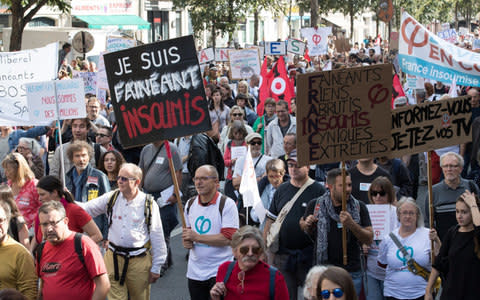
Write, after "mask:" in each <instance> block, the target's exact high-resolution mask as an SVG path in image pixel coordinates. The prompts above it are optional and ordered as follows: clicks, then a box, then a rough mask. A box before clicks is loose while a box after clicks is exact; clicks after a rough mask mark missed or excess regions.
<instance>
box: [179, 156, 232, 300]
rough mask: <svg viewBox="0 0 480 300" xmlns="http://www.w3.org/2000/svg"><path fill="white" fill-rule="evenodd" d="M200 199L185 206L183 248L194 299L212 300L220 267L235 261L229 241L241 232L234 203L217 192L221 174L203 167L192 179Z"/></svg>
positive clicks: (208, 166)
mask: <svg viewBox="0 0 480 300" xmlns="http://www.w3.org/2000/svg"><path fill="white" fill-rule="evenodd" d="M193 182H194V183H195V188H196V190H197V192H198V196H196V197H195V198H191V199H190V200H188V202H187V203H186V205H185V222H186V225H187V228H185V229H183V234H182V240H183V246H184V247H185V248H187V249H190V253H189V257H188V267H187V278H188V290H189V293H190V297H191V299H194V300H204V299H205V300H208V299H210V289H211V288H212V287H213V285H214V284H215V281H216V280H215V276H216V274H217V270H218V267H219V266H220V265H221V264H222V263H224V262H226V261H229V260H233V254H232V250H231V248H230V242H231V240H232V235H233V234H234V233H235V232H236V231H237V229H238V210H237V207H236V205H235V202H234V201H233V200H232V199H230V198H227V197H226V196H224V195H222V194H221V193H220V192H218V191H217V190H218V187H219V181H218V172H217V169H216V168H215V167H214V166H211V165H203V166H201V167H199V168H198V169H197V171H196V172H195V177H194V178H193Z"/></svg>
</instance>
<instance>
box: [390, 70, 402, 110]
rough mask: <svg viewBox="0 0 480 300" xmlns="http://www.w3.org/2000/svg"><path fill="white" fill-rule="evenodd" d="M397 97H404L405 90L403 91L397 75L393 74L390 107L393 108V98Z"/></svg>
mask: <svg viewBox="0 0 480 300" xmlns="http://www.w3.org/2000/svg"><path fill="white" fill-rule="evenodd" d="M398 97H405V92H404V91H403V87H402V83H401V82H400V78H398V75H397V74H395V75H393V90H392V103H391V106H392V109H394V108H395V105H394V102H395V99H397V98H398Z"/></svg>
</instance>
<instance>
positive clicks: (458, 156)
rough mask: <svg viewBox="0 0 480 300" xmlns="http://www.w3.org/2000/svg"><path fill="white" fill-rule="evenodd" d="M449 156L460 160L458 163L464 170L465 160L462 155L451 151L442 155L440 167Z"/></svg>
mask: <svg viewBox="0 0 480 300" xmlns="http://www.w3.org/2000/svg"><path fill="white" fill-rule="evenodd" d="M447 156H454V157H455V158H456V159H457V160H458V163H459V164H460V167H462V168H463V165H465V161H464V160H463V157H462V156H461V155H460V154H458V153H456V152H452V151H449V152H447V153H444V154H442V156H440V167H442V166H443V160H444V159H445V157H447Z"/></svg>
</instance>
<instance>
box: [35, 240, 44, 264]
mask: <svg viewBox="0 0 480 300" xmlns="http://www.w3.org/2000/svg"><path fill="white" fill-rule="evenodd" d="M45 243H46V242H45V241H43V242H41V243H40V245H38V247H37V249H36V250H35V252H36V253H37V255H36V257H37V265H40V261H41V260H42V252H43V248H44V247H45Z"/></svg>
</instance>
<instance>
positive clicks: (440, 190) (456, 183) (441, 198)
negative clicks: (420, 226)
mask: <svg viewBox="0 0 480 300" xmlns="http://www.w3.org/2000/svg"><path fill="white" fill-rule="evenodd" d="M463 164H464V160H463V157H462V156H461V155H459V154H457V153H455V152H447V153H445V154H443V155H442V156H440V167H441V168H442V172H443V177H444V179H443V180H442V181H440V182H439V183H437V184H435V185H434V186H433V208H434V215H433V216H434V227H435V229H436V230H437V233H438V236H439V237H440V239H441V240H443V237H444V236H445V233H446V232H447V230H448V229H449V228H450V227H452V226H453V225H456V224H457V220H456V217H455V203H456V201H457V199H458V198H459V197H460V196H461V195H462V194H463V193H464V192H465V190H469V191H470V192H472V193H474V194H475V195H478V194H479V189H478V186H477V185H476V184H475V182H473V181H472V180H468V179H464V178H462V177H461V175H460V174H461V173H462V169H463ZM429 216H430V209H429V203H428V195H427V196H426V197H425V225H426V226H427V227H428V225H429V224H430V222H429V219H430V218H429Z"/></svg>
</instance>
